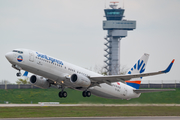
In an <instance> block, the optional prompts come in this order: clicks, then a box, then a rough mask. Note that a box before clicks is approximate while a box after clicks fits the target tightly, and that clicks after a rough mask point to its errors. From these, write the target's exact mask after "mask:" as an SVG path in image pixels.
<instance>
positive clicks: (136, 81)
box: [126, 53, 149, 89]
mask: <svg viewBox="0 0 180 120" xmlns="http://www.w3.org/2000/svg"><path fill="white" fill-rule="evenodd" d="M148 58H149V54H147V53H144V55H143V56H142V57H141V58H140V59H139V60H138V61H137V62H136V63H135V64H134V66H133V67H132V68H131V69H130V70H129V71H128V72H127V74H138V73H143V72H144V71H145V69H146V65H147V61H148ZM141 80H142V77H141V78H132V79H130V80H129V81H126V83H127V85H129V86H131V87H134V88H136V89H139V87H140V84H141Z"/></svg>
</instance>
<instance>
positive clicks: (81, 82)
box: [70, 74, 91, 87]
mask: <svg viewBox="0 0 180 120" xmlns="http://www.w3.org/2000/svg"><path fill="white" fill-rule="evenodd" d="M70 81H71V82H72V83H73V84H75V85H76V86H77V87H89V86H90V85H91V80H90V79H89V78H87V77H86V76H83V75H79V74H73V75H71V78H70Z"/></svg>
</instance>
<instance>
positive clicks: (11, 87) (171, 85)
mask: <svg viewBox="0 0 180 120" xmlns="http://www.w3.org/2000/svg"><path fill="white" fill-rule="evenodd" d="M140 88H180V83H177V84H176V83H174V84H165V83H164V84H141V85H140ZM0 89H38V87H36V86H33V85H23V84H19V85H16V84H13V85H11V84H7V85H6V84H1V85H0Z"/></svg>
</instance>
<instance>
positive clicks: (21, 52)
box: [13, 50, 23, 54]
mask: <svg viewBox="0 0 180 120" xmlns="http://www.w3.org/2000/svg"><path fill="white" fill-rule="evenodd" d="M13 52H17V53H20V54H23V51H18V50H13Z"/></svg>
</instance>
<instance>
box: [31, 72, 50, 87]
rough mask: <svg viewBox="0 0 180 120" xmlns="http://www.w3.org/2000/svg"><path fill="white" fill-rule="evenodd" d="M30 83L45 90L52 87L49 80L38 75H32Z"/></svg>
mask: <svg viewBox="0 0 180 120" xmlns="http://www.w3.org/2000/svg"><path fill="white" fill-rule="evenodd" d="M30 83H31V84H33V85H34V86H36V87H40V88H43V89H47V88H49V87H50V83H49V82H48V81H47V79H45V78H43V77H41V76H38V75H32V76H31V77H30Z"/></svg>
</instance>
